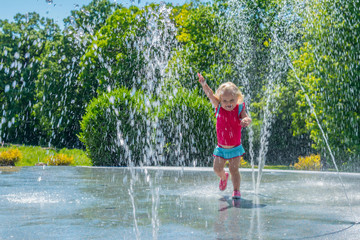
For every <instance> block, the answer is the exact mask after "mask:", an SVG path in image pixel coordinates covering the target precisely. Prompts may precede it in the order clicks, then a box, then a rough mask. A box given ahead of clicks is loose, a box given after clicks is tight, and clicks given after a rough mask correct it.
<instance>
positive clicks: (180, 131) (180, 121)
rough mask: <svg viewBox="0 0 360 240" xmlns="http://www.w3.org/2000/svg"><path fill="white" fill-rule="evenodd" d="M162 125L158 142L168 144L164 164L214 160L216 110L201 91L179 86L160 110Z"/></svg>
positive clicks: (208, 162)
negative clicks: (188, 89) (201, 95)
mask: <svg viewBox="0 0 360 240" xmlns="http://www.w3.org/2000/svg"><path fill="white" fill-rule="evenodd" d="M158 128H159V129H158V130H157V134H156V135H157V142H158V144H159V142H160V145H163V146H164V147H163V149H162V153H161V154H163V156H164V160H163V164H166V165H191V166H194V165H200V166H208V165H210V164H211V163H212V160H213V156H212V152H213V149H214V147H215V146H216V128H215V117H214V110H213V108H212V106H211V104H210V102H209V101H208V99H205V98H203V97H200V94H199V93H198V92H197V91H194V92H189V91H187V90H185V89H178V92H177V93H176V95H175V96H174V97H173V98H172V99H168V100H167V101H165V102H164V103H163V104H162V105H161V109H160V112H159V124H158ZM159 133H160V134H159ZM161 142H162V143H161Z"/></svg>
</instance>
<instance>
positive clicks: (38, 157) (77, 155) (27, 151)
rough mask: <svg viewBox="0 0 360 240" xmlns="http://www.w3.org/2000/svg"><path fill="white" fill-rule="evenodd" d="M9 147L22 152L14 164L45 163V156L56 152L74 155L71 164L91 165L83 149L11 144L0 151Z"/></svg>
mask: <svg viewBox="0 0 360 240" xmlns="http://www.w3.org/2000/svg"><path fill="white" fill-rule="evenodd" d="M10 148H17V149H19V150H20V152H21V153H22V156H23V158H22V160H21V161H19V162H18V163H16V164H15V166H19V167H22V166H34V165H35V164H37V163H39V162H43V163H45V158H46V157H48V156H50V155H54V154H56V153H62V154H66V155H68V156H73V157H74V164H72V166H92V163H91V160H90V158H88V157H87V156H86V154H85V151H83V150H80V149H67V148H63V149H60V150H55V149H51V148H42V147H37V146H18V145H11V146H7V147H0V152H3V151H6V150H8V149H10Z"/></svg>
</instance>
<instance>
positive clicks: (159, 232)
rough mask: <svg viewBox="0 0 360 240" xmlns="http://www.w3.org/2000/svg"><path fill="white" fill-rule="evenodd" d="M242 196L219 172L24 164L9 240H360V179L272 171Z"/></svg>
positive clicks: (5, 181) (1, 210) (13, 196)
mask: <svg viewBox="0 0 360 240" xmlns="http://www.w3.org/2000/svg"><path fill="white" fill-rule="evenodd" d="M241 172H242V184H241V192H242V198H241V199H238V200H233V199H232V198H231V193H232V191H231V187H232V186H231V182H230V184H229V186H228V189H227V190H225V191H224V192H220V191H219V190H218V189H217V185H218V179H217V177H216V176H215V175H214V173H213V172H212V169H211V168H146V169H144V168H142V169H141V168H136V169H128V168H79V167H24V168H21V169H17V171H6V173H5V171H2V172H1V174H0V185H1V188H0V221H1V223H2V224H1V225H0V236H1V237H0V239H10V238H13V239H137V238H138V239H201V238H209V239H306V238H313V237H318V238H319V239H357V236H358V232H359V230H360V227H359V224H357V223H355V222H357V220H355V218H359V217H360V188H359V185H358V183H359V181H360V175H358V174H344V175H342V177H343V180H344V184H345V187H346V191H347V192H348V195H349V198H350V200H351V206H352V207H351V208H352V209H350V207H349V206H348V204H347V200H346V199H345V197H344V192H343V189H342V186H341V184H340V183H339V181H338V179H337V177H336V175H335V174H332V173H320V174H318V173H302V172H296V173H294V172H281V171H265V173H264V176H263V183H262V185H261V188H260V194H256V195H255V194H254V193H253V190H252V182H251V179H252V178H251V172H250V171H247V170H242V171H241Z"/></svg>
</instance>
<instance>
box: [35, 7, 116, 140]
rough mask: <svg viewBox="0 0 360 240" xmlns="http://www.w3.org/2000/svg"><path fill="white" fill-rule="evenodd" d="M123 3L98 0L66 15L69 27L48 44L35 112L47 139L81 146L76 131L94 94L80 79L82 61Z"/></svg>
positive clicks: (66, 26)
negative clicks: (98, 33)
mask: <svg viewBox="0 0 360 240" xmlns="http://www.w3.org/2000/svg"><path fill="white" fill-rule="evenodd" d="M120 6H121V5H117V4H114V3H111V2H110V1H108V0H101V1H98V0H94V1H92V2H91V3H90V4H88V5H86V6H83V7H81V8H80V9H79V10H73V11H71V15H70V16H69V17H67V18H65V19H64V23H65V29H64V31H63V32H62V33H61V35H60V36H59V37H58V38H57V39H53V41H51V43H50V44H48V46H47V51H48V52H49V54H48V55H47V57H46V58H45V59H44V60H43V66H44V67H43V69H42V70H41V72H40V76H39V81H38V82H37V84H36V91H37V98H38V99H39V102H38V103H37V104H36V105H35V106H34V109H35V116H36V117H37V118H38V120H39V121H40V125H41V129H43V131H44V132H45V133H46V137H45V138H44V139H43V142H44V143H51V144H52V145H54V146H57V147H81V146H82V144H81V142H80V141H79V139H78V138H77V136H76V134H78V133H79V132H80V121H81V117H82V115H83V114H84V113H85V108H86V105H87V104H88V102H89V101H90V100H91V99H92V97H93V95H92V94H90V93H89V92H87V91H86V89H85V88H84V85H83V84H81V82H79V80H78V78H79V73H80V72H81V66H80V65H79V63H80V59H81V57H82V56H83V55H84V54H85V50H86V49H87V47H88V46H89V45H91V43H92V41H93V37H94V35H95V33H96V32H97V31H98V30H99V29H100V28H101V26H103V24H104V23H105V21H106V19H107V18H108V16H110V15H111V14H112V13H113V11H115V9H117V8H119V7H120Z"/></svg>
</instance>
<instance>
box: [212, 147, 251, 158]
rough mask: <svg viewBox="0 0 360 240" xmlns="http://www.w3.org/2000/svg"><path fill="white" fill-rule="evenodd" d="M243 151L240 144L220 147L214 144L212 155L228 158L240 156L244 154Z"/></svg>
mask: <svg viewBox="0 0 360 240" xmlns="http://www.w3.org/2000/svg"><path fill="white" fill-rule="evenodd" d="M244 153H245V150H244V148H243V146H242V145H239V146H236V147H233V148H221V147H219V146H216V148H215V149H214V152H213V155H214V157H220V158H223V159H226V160H228V159H232V158H236V157H241V156H242V155H244Z"/></svg>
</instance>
